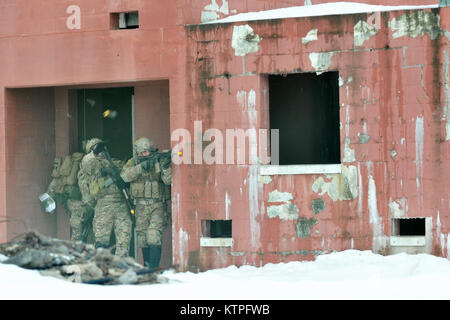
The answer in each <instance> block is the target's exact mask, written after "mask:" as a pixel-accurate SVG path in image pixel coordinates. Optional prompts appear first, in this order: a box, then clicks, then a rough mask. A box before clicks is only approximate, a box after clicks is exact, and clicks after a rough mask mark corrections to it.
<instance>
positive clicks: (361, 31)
mask: <svg viewBox="0 0 450 320" xmlns="http://www.w3.org/2000/svg"><path fill="white" fill-rule="evenodd" d="M377 33H378V27H377V26H376V25H370V24H368V23H367V22H366V21H358V23H357V24H355V26H354V27H353V44H354V46H355V47H360V46H362V45H363V43H364V42H365V41H367V40H369V39H370V38H371V37H373V36H375V35H376V34H377Z"/></svg>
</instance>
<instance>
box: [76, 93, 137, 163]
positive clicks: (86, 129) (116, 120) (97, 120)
mask: <svg viewBox="0 0 450 320" xmlns="http://www.w3.org/2000/svg"><path fill="white" fill-rule="evenodd" d="M77 96H78V133H79V134H78V147H79V150H81V149H82V143H83V140H87V139H91V138H100V139H102V140H104V141H105V142H106V144H107V147H108V150H109V153H110V154H111V157H113V158H117V159H120V160H123V161H126V160H128V159H129V158H131V156H132V153H133V150H132V140H133V121H132V119H133V98H134V88H133V87H121V88H103V89H80V90H78V92H77Z"/></svg>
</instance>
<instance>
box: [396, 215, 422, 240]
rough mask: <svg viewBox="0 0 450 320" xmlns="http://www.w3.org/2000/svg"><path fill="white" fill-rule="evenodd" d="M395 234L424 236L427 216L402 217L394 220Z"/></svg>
mask: <svg viewBox="0 0 450 320" xmlns="http://www.w3.org/2000/svg"><path fill="white" fill-rule="evenodd" d="M392 231H393V232H392V233H393V235H394V236H424V235H425V218H401V219H393V220H392Z"/></svg>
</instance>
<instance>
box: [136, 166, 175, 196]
mask: <svg viewBox="0 0 450 320" xmlns="http://www.w3.org/2000/svg"><path fill="white" fill-rule="evenodd" d="M132 163H133V165H136V164H137V161H136V160H135V159H133V160H132ZM130 195H131V197H132V198H134V199H139V198H144V199H153V200H156V201H166V200H167V199H169V198H170V186H166V185H165V184H164V183H163V182H162V181H161V170H160V168H159V163H156V164H155V167H154V168H153V169H152V170H149V171H142V173H141V175H140V176H139V178H137V179H136V180H134V181H132V182H130Z"/></svg>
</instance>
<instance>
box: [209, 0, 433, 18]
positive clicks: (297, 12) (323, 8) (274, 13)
mask: <svg viewBox="0 0 450 320" xmlns="http://www.w3.org/2000/svg"><path fill="white" fill-rule="evenodd" d="M436 3H437V1H436ZM437 7H438V4H435V5H422V6H406V5H404V6H382V5H370V4H365V3H359V2H331V3H323V4H314V5H309V6H297V7H289V8H281V9H273V10H266V11H258V12H246V13H239V14H236V15H232V16H228V17H226V18H223V19H219V20H215V21H208V22H204V23H203V24H211V23H230V22H240V21H253V20H267V19H284V18H300V17H315V16H327V15H342V14H355V13H365V12H382V11H395V10H417V9H426V8H437Z"/></svg>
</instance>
